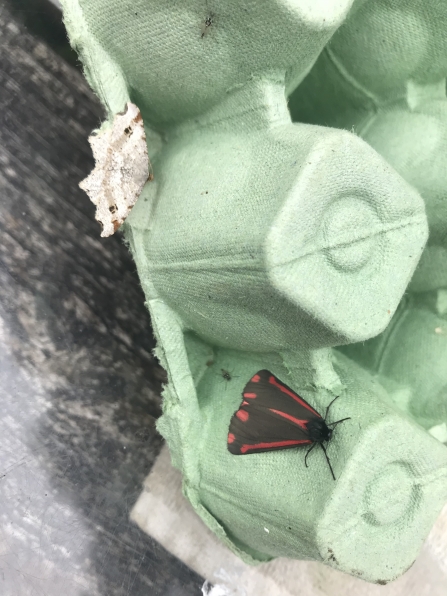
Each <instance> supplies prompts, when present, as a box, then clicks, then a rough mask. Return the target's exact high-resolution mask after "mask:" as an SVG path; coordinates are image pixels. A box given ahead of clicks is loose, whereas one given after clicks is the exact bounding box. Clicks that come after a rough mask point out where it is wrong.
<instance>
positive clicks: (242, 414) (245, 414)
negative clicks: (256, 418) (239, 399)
mask: <svg viewBox="0 0 447 596" xmlns="http://www.w3.org/2000/svg"><path fill="white" fill-rule="evenodd" d="M236 417H237V418H239V420H242V422H247V420H248V419H249V417H250V415H249V413H248V412H246V411H245V410H238V411H237V412H236Z"/></svg>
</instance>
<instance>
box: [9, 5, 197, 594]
mask: <svg viewBox="0 0 447 596" xmlns="http://www.w3.org/2000/svg"><path fill="white" fill-rule="evenodd" d="M30 4H32V3H28V5H30ZM8 6H10V4H9V2H4V3H3V4H2V6H1V7H0V36H1V40H2V41H1V45H0V323H1V327H0V399H1V403H2V412H3V415H2V417H1V419H0V437H1V440H0V523H1V526H2V527H1V530H2V534H1V535H2V547H1V552H2V557H1V561H0V566H1V574H0V584H1V588H0V592H1V594H2V595H4V596H10V595H11V596H12V595H14V596H16V595H21V594H31V593H33V594H34V593H36V594H40V593H42V594H44V593H45V594H48V595H49V594H58V595H59V594H60V593H61V592H62V591H63V593H64V594H66V595H67V596H78V595H79V596H80V595H81V594H82V595H84V596H85V595H86V594H88V595H89V596H95V595H96V594H98V595H99V594H103V595H108V596H109V595H110V596H111V595H121V594H123V595H124V594H131V595H132V596H139V595H143V594H144V595H145V596H147V594H154V595H156V594H160V595H161V594H171V595H174V594H176V595H178V596H181V595H183V594H185V595H186V594H188V595H190V594H194V593H199V592H200V586H201V584H202V583H203V581H202V580H201V579H200V578H199V577H198V576H197V575H196V574H194V573H192V572H191V571H190V570H189V569H188V568H186V567H185V566H184V565H182V564H181V563H180V562H179V561H178V560H177V559H175V558H174V557H172V556H171V555H169V553H167V551H165V550H164V549H163V548H162V547H161V546H160V545H158V544H157V543H156V542H154V541H153V540H151V539H150V538H149V537H147V536H146V535H145V534H143V533H142V532H141V531H140V530H139V529H138V528H136V527H135V526H134V525H132V524H131V523H130V522H129V518H128V514H129V510H130V509H131V507H132V505H133V503H134V502H135V500H136V498H137V497H138V494H139V491H140V490H141V485H142V481H143V479H144V477H145V476H146V475H147V473H148V471H149V470H150V467H151V465H152V463H153V461H154V459H155V457H156V455H157V453H158V451H159V448H160V445H161V439H160V437H159V436H158V435H157V433H156V432H155V429H154V420H155V419H156V417H157V416H158V415H159V414H160V399H159V394H160V382H161V380H162V379H163V376H164V373H163V371H161V369H160V368H159V366H158V365H157V363H156V362H155V360H154V358H153V356H152V353H151V351H152V348H153V346H154V342H153V338H152V332H151V326H150V321H149V316H148V313H147V311H146V309H145V307H144V297H143V293H142V291H141V288H140V285H139V281H138V278H137V275H136V271H135V265H134V263H133V262H132V260H131V257H130V254H129V252H128V250H127V248H126V247H125V245H124V244H123V242H122V238H121V237H120V236H119V235H117V237H112V238H108V239H101V238H100V236H99V234H100V228H99V226H98V224H97V223H96V222H95V221H94V207H93V205H91V204H90V202H89V200H88V197H87V196H86V195H85V194H84V193H83V192H82V191H81V190H80V189H79V188H78V182H79V181H80V180H81V179H82V178H83V177H85V175H86V174H87V173H88V172H89V171H90V169H91V167H92V166H93V160H92V156H91V152H90V148H89V146H88V143H87V136H88V134H89V133H90V131H91V129H93V128H95V127H96V126H98V124H99V123H100V121H101V118H102V110H101V107H100V106H99V104H98V102H97V100H96V99H95V97H94V96H93V95H92V93H91V92H90V90H89V89H88V87H87V85H86V83H85V81H84V80H83V78H82V76H81V74H80V73H79V72H78V71H77V70H75V69H74V68H73V67H72V66H70V65H69V64H68V63H66V62H65V61H64V60H63V59H62V58H61V57H60V56H58V55H57V54H56V53H55V52H54V51H53V50H52V49H51V48H50V47H49V46H48V45H46V44H45V43H43V42H41V41H39V39H37V38H36V37H34V36H33V35H31V34H30V33H29V31H27V30H26V27H25V26H24V25H23V22H20V20H19V19H18V18H17V12H16V13H13V12H11V11H10V9H9V8H8ZM20 6H22V7H23V6H24V2H23V1H21V2H20ZM16 8H17V6H16ZM154 514H155V515H156V512H154ZM2 578H3V579H2Z"/></svg>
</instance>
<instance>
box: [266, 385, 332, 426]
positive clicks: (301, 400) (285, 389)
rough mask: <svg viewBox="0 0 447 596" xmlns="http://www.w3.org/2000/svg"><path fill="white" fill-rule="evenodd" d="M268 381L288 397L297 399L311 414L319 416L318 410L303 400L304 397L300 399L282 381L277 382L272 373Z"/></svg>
mask: <svg viewBox="0 0 447 596" xmlns="http://www.w3.org/2000/svg"><path fill="white" fill-rule="evenodd" d="M269 383H270V384H271V385H274V386H275V387H277V388H278V389H279V390H280V391H282V392H283V393H286V394H287V395H288V396H289V397H291V398H292V399H294V400H295V401H297V402H298V403H299V404H300V405H301V406H303V408H306V410H309V412H312V414H315V416H318V418H321V416H320V414H319V413H318V412H316V411H315V410H314V409H313V408H312V407H311V406H310V405H309V404H308V403H307V402H306V401H304V399H301V397H300V396H299V395H297V394H296V393H294V392H293V391H292V390H291V389H288V388H287V387H285V386H284V385H283V384H282V383H278V381H277V380H276V379H275V377H274V376H273V375H271V377H270V378H269Z"/></svg>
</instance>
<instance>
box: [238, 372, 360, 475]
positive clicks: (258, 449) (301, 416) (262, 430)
mask: <svg viewBox="0 0 447 596" xmlns="http://www.w3.org/2000/svg"><path fill="white" fill-rule="evenodd" d="M242 398H243V399H242V403H241V405H240V407H239V409H238V410H237V411H236V412H235V414H234V415H233V417H232V419H231V422H230V427H229V432H228V439H227V446H228V450H229V451H230V453H232V454H233V455H248V454H250V453H262V452H266V451H275V450H279V449H292V448H295V447H299V446H300V445H310V448H309V449H308V450H307V453H306V456H305V458H304V463H305V465H306V467H307V457H308V455H309V453H310V452H311V451H312V449H313V448H314V447H315V445H320V446H321V448H322V449H323V451H324V454H325V456H326V461H327V463H328V465H329V469H330V471H331V474H332V477H333V478H334V480H335V475H334V471H333V469H332V466H331V462H330V460H329V457H328V455H327V452H326V448H325V446H324V443H325V442H328V441H330V440H331V438H332V432H333V429H334V428H335V426H336V425H337V424H340V422H344V421H345V420H349V418H342V419H341V420H337V421H336V422H331V423H330V424H326V419H327V415H328V413H329V408H330V407H331V405H332V404H333V403H334V401H335V400H336V399H337V397H336V398H335V399H333V400H332V401H331V403H330V404H329V405H328V407H327V408H326V416H325V418H322V416H321V415H320V414H319V413H318V412H317V411H316V410H314V408H312V406H311V405H309V404H308V403H307V402H306V401H305V400H304V399H303V398H302V397H300V396H299V395H298V394H297V393H295V392H294V391H293V390H292V389H290V387H288V386H287V385H285V384H284V383H282V382H281V381H280V380H279V379H278V378H277V377H275V375H273V374H272V373H271V372H269V371H268V370H260V371H259V372H257V373H256V374H255V375H253V377H252V378H251V379H250V381H249V382H248V383H247V384H246V386H245V388H244V390H243V392H242Z"/></svg>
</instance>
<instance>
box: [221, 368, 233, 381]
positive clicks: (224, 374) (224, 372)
mask: <svg viewBox="0 0 447 596" xmlns="http://www.w3.org/2000/svg"><path fill="white" fill-rule="evenodd" d="M220 372H221V374H222V377H223V378H224V379H225V381H231V379H232V378H233V377H232V376H231V374H230V373H229V372H228V371H227V370H225V369H224V368H221V369H220Z"/></svg>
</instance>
